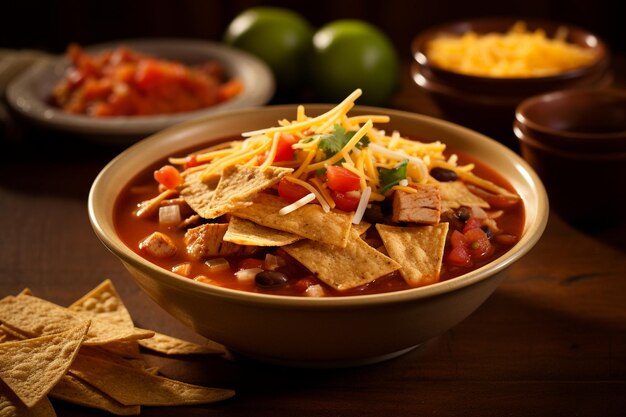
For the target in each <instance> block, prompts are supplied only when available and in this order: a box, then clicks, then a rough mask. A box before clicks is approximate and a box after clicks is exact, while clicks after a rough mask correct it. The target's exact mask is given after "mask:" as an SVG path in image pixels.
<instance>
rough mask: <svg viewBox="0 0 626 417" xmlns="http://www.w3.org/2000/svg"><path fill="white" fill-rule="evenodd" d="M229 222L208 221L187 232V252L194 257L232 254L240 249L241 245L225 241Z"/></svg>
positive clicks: (201, 257)
mask: <svg viewBox="0 0 626 417" xmlns="http://www.w3.org/2000/svg"><path fill="white" fill-rule="evenodd" d="M227 229H228V223H207V224H203V225H201V226H198V227H194V228H193V229H189V230H187V233H185V245H187V253H188V254H189V255H191V257H193V258H194V259H203V258H210V257H215V256H226V255H232V254H234V253H236V252H237V251H239V249H240V248H241V247H240V246H239V245H237V244H235V243H231V242H224V233H226V230H227Z"/></svg>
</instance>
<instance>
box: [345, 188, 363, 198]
mask: <svg viewBox="0 0 626 417" xmlns="http://www.w3.org/2000/svg"><path fill="white" fill-rule="evenodd" d="M346 197H350V198H361V191H359V190H354V191H346Z"/></svg>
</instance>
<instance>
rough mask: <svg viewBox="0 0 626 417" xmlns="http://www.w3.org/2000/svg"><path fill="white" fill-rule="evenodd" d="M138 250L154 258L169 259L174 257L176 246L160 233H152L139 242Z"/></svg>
mask: <svg viewBox="0 0 626 417" xmlns="http://www.w3.org/2000/svg"><path fill="white" fill-rule="evenodd" d="M139 249H141V250H142V251H143V252H144V253H145V254H146V255H148V256H152V257H154V258H161V259H162V258H169V257H170V256H174V255H176V252H177V251H178V249H177V248H176V244H174V242H173V241H172V239H170V238H169V237H168V236H166V235H164V234H163V233H161V232H154V233H152V234H151V235H150V236H148V237H146V238H145V239H144V240H142V241H141V242H139Z"/></svg>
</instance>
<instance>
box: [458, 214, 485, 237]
mask: <svg viewBox="0 0 626 417" xmlns="http://www.w3.org/2000/svg"><path fill="white" fill-rule="evenodd" d="M482 225H483V222H482V221H481V220H480V219H477V218H476V217H474V216H471V217H470V218H469V219H467V221H466V222H465V226H463V233H466V232H467V231H468V230H472V229H480V226H482Z"/></svg>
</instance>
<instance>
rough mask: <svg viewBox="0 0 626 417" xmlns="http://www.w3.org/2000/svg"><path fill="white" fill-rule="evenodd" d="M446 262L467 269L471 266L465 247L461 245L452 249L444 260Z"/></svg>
mask: <svg viewBox="0 0 626 417" xmlns="http://www.w3.org/2000/svg"><path fill="white" fill-rule="evenodd" d="M446 261H447V262H448V263H449V264H451V265H456V266H465V267H469V266H471V265H472V260H471V259H470V254H469V252H468V251H467V249H466V247H465V246H463V245H461V246H457V247H453V248H452V250H451V251H450V253H448V256H447V258H446Z"/></svg>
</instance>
